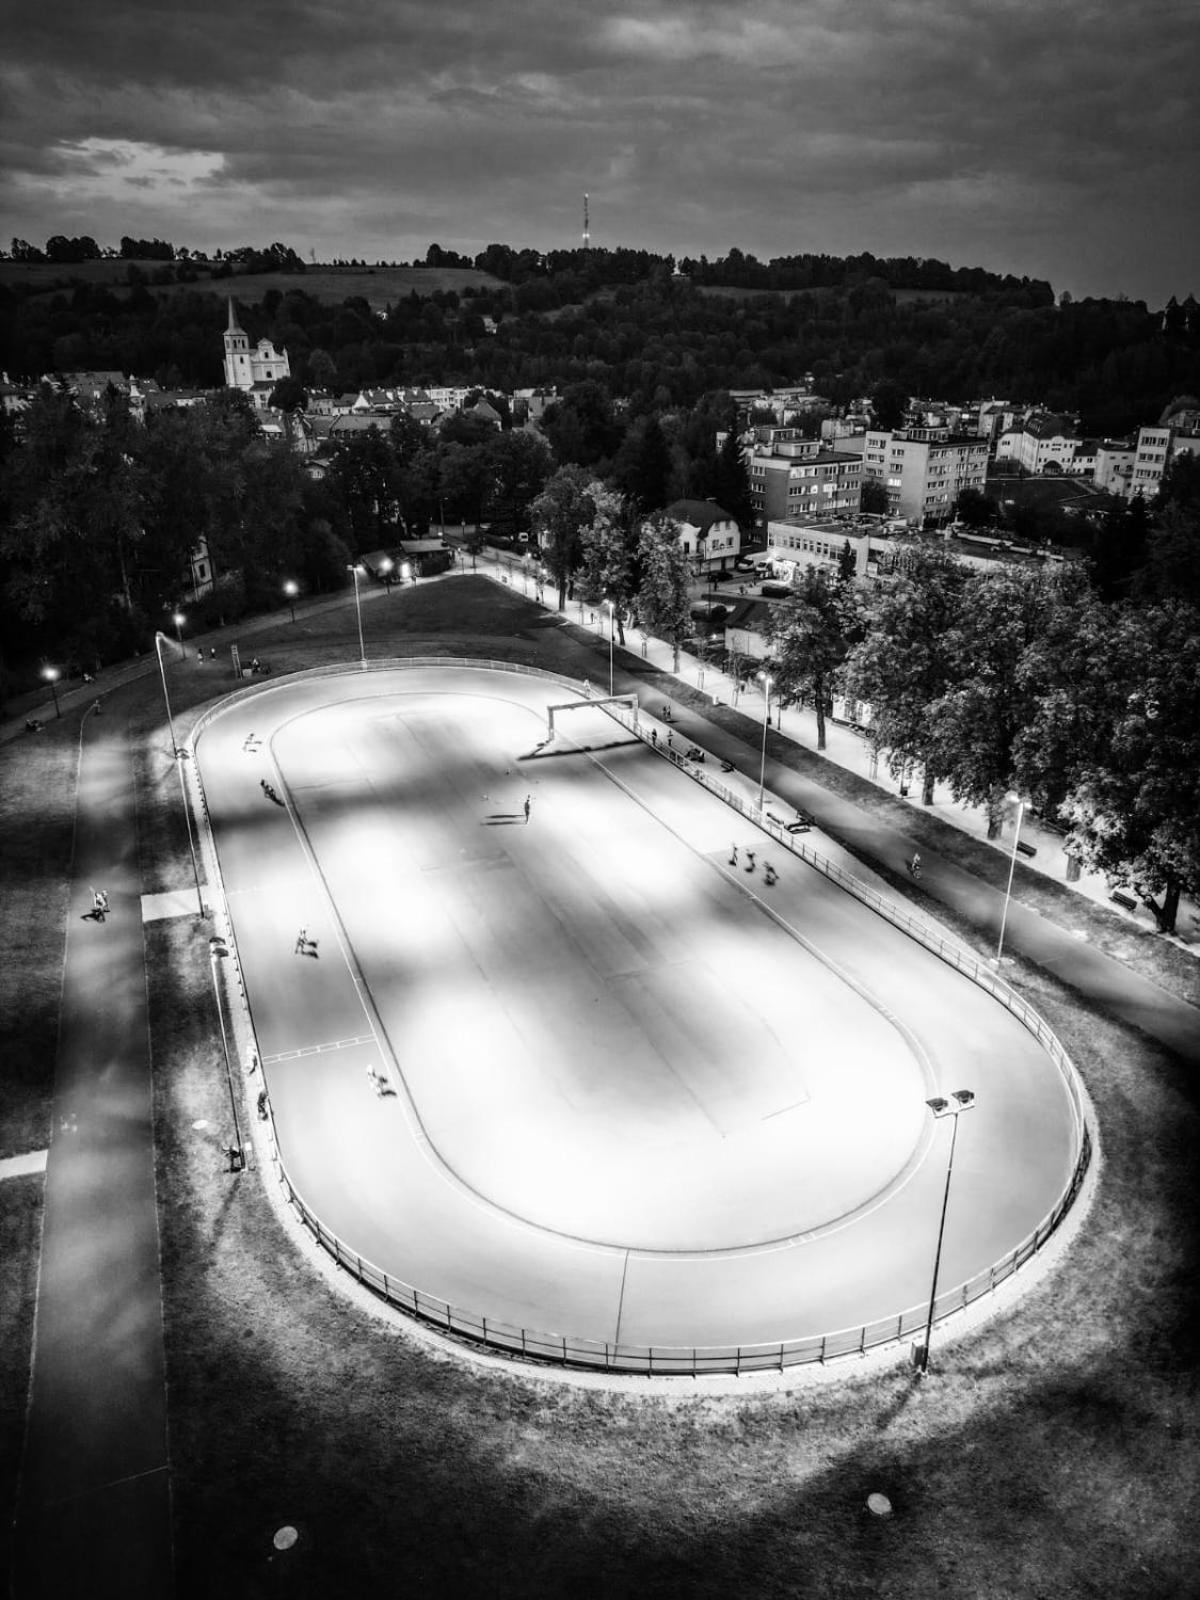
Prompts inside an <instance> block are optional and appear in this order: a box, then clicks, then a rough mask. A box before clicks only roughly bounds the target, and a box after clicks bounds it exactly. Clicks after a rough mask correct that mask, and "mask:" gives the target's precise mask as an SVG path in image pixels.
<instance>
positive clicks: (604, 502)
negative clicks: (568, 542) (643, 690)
mask: <svg viewBox="0 0 1200 1600" xmlns="http://www.w3.org/2000/svg"><path fill="white" fill-rule="evenodd" d="M586 492H587V496H588V498H590V500H591V502H592V508H593V509H592V518H591V521H590V522H588V523H586V524H585V525H584V526H583V527H582V528H581V529H580V533H579V547H580V566H579V576H578V580H577V583H576V588H577V589H578V592H579V595H580V597H581V598H582V599H584V600H587V601H589V602H590V603H591V604H593V605H599V604H601V603H602V602H603V601H608V600H610V601H612V604H613V615H614V617H615V619H616V624H617V630H618V633H619V635H620V639H621V644H622V646H624V644H625V609H626V607H627V606H628V605H629V602H630V600H631V599H632V597H633V592H634V585H633V569H634V563H633V550H632V548H631V528H630V517H629V514H628V509H627V507H626V505H625V503H624V501H623V500H622V499H621V497H620V495H619V494H616V493H615V492H614V491H613V490H612V489H606V488H605V487H604V485H603V484H602V483H597V482H592V483H589V484H588V486H587V491H586Z"/></svg>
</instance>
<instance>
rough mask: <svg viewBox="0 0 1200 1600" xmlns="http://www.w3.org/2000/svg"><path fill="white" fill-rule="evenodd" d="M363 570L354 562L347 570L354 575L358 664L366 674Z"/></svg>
mask: <svg viewBox="0 0 1200 1600" xmlns="http://www.w3.org/2000/svg"><path fill="white" fill-rule="evenodd" d="M362 570H363V569H362V568H361V567H360V566H359V564H358V563H357V562H354V563H353V564H352V565H350V566H348V567H347V568H346V571H347V572H350V573H353V575H354V611H355V615H356V616H357V617H358V662H359V666H361V667H362V669H363V671H364V672H365V671H366V670H367V647H366V645H365V644H364V643H363V631H362V600H361V599H360V597H359V593H358V580H359V576H360V574H361V573H362Z"/></svg>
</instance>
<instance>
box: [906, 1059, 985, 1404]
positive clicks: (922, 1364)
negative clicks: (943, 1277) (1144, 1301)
mask: <svg viewBox="0 0 1200 1600" xmlns="http://www.w3.org/2000/svg"><path fill="white" fill-rule="evenodd" d="M925 1104H926V1105H927V1106H928V1107H929V1109H930V1111H932V1112H933V1114H934V1117H935V1118H939V1119H940V1118H942V1117H953V1119H954V1127H953V1129H952V1130H951V1133H950V1154H949V1156H948V1157H947V1159H946V1187H945V1189H944V1190H943V1192H942V1215H941V1220H940V1221H939V1223H938V1236H937V1249H936V1250H935V1251H934V1255H933V1286H932V1288H931V1289H930V1291H929V1317H928V1319H927V1321H926V1323H925V1343H924V1344H923V1345H922V1347H921V1350H920V1353H919V1355H918V1357H917V1372H918V1373H919V1374H920V1375H921V1376H922V1377H924V1375H925V1373H926V1372H928V1371H929V1341H930V1339H931V1338H932V1336H933V1308H934V1306H935V1305H936V1304H937V1284H938V1269H939V1267H940V1266H941V1264H942V1237H943V1235H944V1234H945V1231H946V1206H947V1204H948V1203H949V1200H950V1174H951V1173H952V1172H953V1171H954V1145H955V1141H956V1140H957V1138H958V1119H959V1117H961V1116H962V1114H963V1112H964V1111H969V1110H970V1109H971V1107H972V1106H973V1105H974V1104H975V1095H974V1092H973V1091H972V1090H970V1089H955V1091H954V1093H953V1094H952V1095H951V1096H950V1099H949V1100H946V1099H944V1098H943V1097H942V1096H941V1095H938V1096H936V1097H935V1098H934V1099H933V1100H926V1102H925Z"/></svg>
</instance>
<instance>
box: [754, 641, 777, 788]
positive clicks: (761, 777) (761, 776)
mask: <svg viewBox="0 0 1200 1600" xmlns="http://www.w3.org/2000/svg"><path fill="white" fill-rule="evenodd" d="M758 681H759V682H760V683H761V684H762V686H763V735H762V763H761V765H760V766H759V769H758V809H759V810H760V811H761V810H762V809H763V806H764V803H765V796H766V784H767V728H768V726H769V725H770V721H771V684H772V683H773V682H774V681H775V680H774V679H773V678H771V677H769V676H768V674H767V673H765V672H760V673H759V675H758Z"/></svg>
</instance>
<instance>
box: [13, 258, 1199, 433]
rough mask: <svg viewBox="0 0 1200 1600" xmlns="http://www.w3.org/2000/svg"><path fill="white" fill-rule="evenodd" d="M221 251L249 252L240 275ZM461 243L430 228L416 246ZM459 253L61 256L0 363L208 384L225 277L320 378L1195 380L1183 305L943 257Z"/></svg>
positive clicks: (863, 384)
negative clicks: (472, 283) (107, 274)
mask: <svg viewBox="0 0 1200 1600" xmlns="http://www.w3.org/2000/svg"><path fill="white" fill-rule="evenodd" d="M16 243H19V241H14V244H16ZM124 243H125V241H124V240H123V241H122V244H123V245H124ZM234 255H237V256H239V257H242V258H244V259H242V260H241V261H240V262H239V263H238V271H237V274H236V275H233V266H232V265H231V261H232V258H233V256H234ZM462 259H463V258H460V257H457V256H455V255H454V253H453V252H448V251H444V250H441V249H440V247H438V246H436V245H433V246H431V247H430V249H429V251H428V253H427V256H426V262H427V263H429V264H434V265H437V264H450V265H455V264H460V263H461V262H462ZM271 262H275V263H276V264H279V263H282V262H286V263H287V264H288V268H289V270H291V271H293V272H294V274H295V280H294V287H293V286H291V285H290V284H289V286H288V287H287V288H286V289H280V288H279V287H274V286H272V287H271V288H269V289H267V291H266V292H265V293H262V294H259V295H256V291H255V286H254V278H253V273H254V272H255V271H259V270H263V269H264V265H270V263H271ZM469 264H471V265H474V266H476V267H477V268H479V269H480V270H483V271H486V272H488V273H490V274H491V275H492V276H493V277H494V278H495V279H497V280H498V281H497V283H496V284H495V285H494V286H490V287H488V286H481V287H479V288H477V289H467V290H465V291H464V292H463V293H461V294H460V293H458V292H456V291H454V290H436V291H435V292H433V293H432V294H429V295H425V296H420V295H418V294H416V293H413V294H411V295H408V296H406V297H404V298H401V299H399V300H398V301H397V302H396V303H394V304H391V305H389V306H387V308H386V309H385V310H384V311H382V312H378V311H373V310H372V309H371V307H370V306H369V305H368V303H367V301H366V299H365V298H364V297H362V296H353V295H352V296H350V297H349V298H347V299H345V300H344V301H343V302H342V303H341V304H340V305H334V304H329V303H327V302H323V301H322V300H319V299H317V298H315V297H314V296H313V295H311V294H309V293H308V292H306V289H305V286H304V273H303V264H302V263H300V262H299V261H298V259H297V258H296V257H295V254H294V252H292V251H290V250H289V249H288V247H287V246H283V245H273V246H271V247H270V248H269V250H267V251H255V250H251V249H250V248H249V247H247V248H246V250H244V251H239V252H231V253H229V255H227V256H226V258H225V259H223V260H222V261H221V262H209V261H207V260H205V261H204V262H203V263H200V264H198V263H197V260H196V258H194V257H193V258H190V259H187V260H176V261H174V262H172V263H167V262H165V261H162V262H147V263H146V264H145V266H139V265H138V264H137V263H136V262H133V261H130V262H129V263H128V266H127V268H126V273H127V281H125V282H123V283H114V284H98V283H85V282H82V281H78V282H75V283H73V284H72V283H71V282H70V281H69V271H70V269H69V266H68V267H64V269H63V270H64V274H66V275H67V276H66V278H65V280H64V284H63V287H62V288H61V289H58V290H55V291H53V292H46V291H45V290H44V289H40V288H39V289H38V290H37V291H36V292H35V291H34V290H33V289H32V287H31V286H28V285H16V284H13V283H7V284H3V285H0V366H2V367H3V369H4V370H5V371H7V372H8V373H9V375H10V376H11V377H13V378H20V377H25V378H36V377H39V376H42V375H44V374H48V373H54V372H71V371H84V370H104V371H120V372H123V373H125V374H127V375H136V376H139V377H153V378H155V379H156V380H157V381H158V382H159V383H160V384H163V385H164V386H166V387H171V388H175V387H188V386H197V387H215V386H217V385H219V384H220V383H221V382H222V366H221V360H222V344H221V335H222V333H223V331H224V326H225V316H226V313H225V305H224V299H223V296H224V294H225V293H227V292H230V291H234V290H236V292H237V295H238V308H239V319H240V321H241V323H242V326H243V327H244V328H245V330H246V332H247V333H248V334H249V335H250V338H251V340H252V341H253V340H257V339H260V338H269V339H271V340H272V341H273V342H274V343H275V344H276V346H283V347H284V348H286V349H287V351H288V353H289V356H290V358H291V364H292V371H293V373H294V375H295V376H296V377H297V379H298V380H299V381H300V383H301V384H306V385H309V386H320V387H322V388H327V389H333V390H335V391H353V390H357V389H360V388H364V387H370V386H375V385H396V384H406V385H424V384H431V383H462V384H478V385H480V386H481V387H484V388H486V389H489V390H494V391H497V392H511V391H512V390H513V389H516V388H519V387H549V386H552V385H557V386H558V387H559V388H560V389H561V388H563V387H564V386H566V385H570V384H578V383H581V382H585V381H587V382H591V383H594V384H597V385H600V386H602V387H603V388H604V389H605V391H606V392H607V393H608V395H609V396H610V397H611V398H613V399H619V400H621V401H622V402H624V403H627V405H628V409H629V411H630V412H631V413H632V414H634V415H637V414H639V413H642V412H649V411H664V410H668V409H672V408H678V407H687V406H691V405H694V404H695V403H696V402H697V401H698V400H699V399H700V397H701V396H702V395H704V394H706V393H710V392H713V391H717V390H730V389H753V388H778V387H782V386H785V385H788V384H791V383H794V382H795V381H797V380H798V379H800V378H801V377H803V376H804V375H805V374H810V375H811V379H812V383H813V386H814V388H815V390H816V392H817V393H819V394H821V395H823V396H825V397H827V398H828V400H829V401H830V403H831V404H832V405H833V406H835V407H837V406H840V405H843V404H845V403H846V402H847V401H849V400H850V399H851V398H853V397H855V396H859V395H864V394H868V393H870V392H871V391H872V390H873V389H874V388H875V387H876V386H877V385H878V384H879V383H881V382H883V381H889V382H892V383H895V384H896V385H898V386H900V387H901V388H902V389H903V390H904V391H905V392H907V393H909V394H914V395H921V396H928V397H936V398H939V399H947V400H968V399H971V398H976V397H979V396H983V395H996V396H1002V397H1006V398H1010V399H1013V400H1014V401H1025V402H1030V403H1032V402H1037V403H1040V404H1043V405H1045V406H1047V407H1048V408H1050V409H1051V410H1055V411H1064V412H1068V413H1072V414H1078V415H1079V416H1080V418H1081V423H1082V426H1083V429H1084V431H1085V432H1086V433H1089V434H1093V435H1097V436H1110V437H1111V436H1120V435H1123V434H1126V433H1128V432H1129V431H1130V430H1131V429H1133V428H1135V427H1137V426H1138V425H1140V424H1143V423H1146V422H1150V421H1154V420H1155V419H1157V417H1158V416H1159V414H1160V413H1161V411H1162V409H1163V407H1164V406H1165V405H1166V404H1167V402H1168V401H1169V400H1170V399H1171V398H1172V397H1173V396H1174V395H1178V394H1181V393H1189V392H1191V393H1194V392H1196V391H1197V390H1200V328H1198V327H1197V324H1196V320H1195V318H1193V317H1181V316H1178V315H1176V316H1174V317H1173V318H1172V317H1164V315H1163V314H1162V313H1160V312H1156V311H1151V310H1149V309H1147V307H1146V306H1145V305H1143V304H1142V303H1140V302H1129V301H1120V300H1118V301H1109V300H1084V301H1081V302H1079V303H1070V302H1069V301H1067V299H1066V297H1063V302H1061V303H1057V304H1056V303H1055V300H1054V296H1053V292H1052V291H1051V289H1050V286H1049V285H1048V284H1045V283H1042V282H1039V281H1037V280H1030V279H1016V278H1012V277H1000V276H998V275H995V274H990V273H986V272H984V271H982V269H973V268H972V269H960V268H951V267H949V266H947V265H946V264H945V263H942V262H933V261H924V260H917V259H906V260H899V261H897V260H882V259H876V258H875V257H873V256H857V257H851V258H847V259H844V260H843V259H839V258H833V257H825V256H816V255H805V256H793V257H787V258H781V259H779V260H773V261H771V262H768V263H761V262H757V261H755V260H754V258H753V257H750V256H743V255H742V254H741V252H740V251H736V250H735V251H731V252H730V253H729V254H728V255H727V256H725V257H722V258H720V259H719V260H716V261H712V262H709V261H706V260H705V259H703V258H701V260H699V261H686V262H681V263H680V264H679V265H678V267H676V264H675V263H674V261H673V260H672V259H671V258H670V257H658V256H653V255H650V254H649V253H647V252H645V251H636V250H615V251H602V250H588V251H584V250H574V251H558V252H553V253H551V254H549V255H544V254H539V253H538V252H535V251H530V250H523V251H518V250H514V249H512V248H511V247H510V246H507V245H491V246H489V247H488V249H487V250H485V251H482V252H480V254H479V255H478V256H477V257H476V258H475V260H474V262H473V263H469ZM351 281H353V280H351ZM902 291H903V292H902Z"/></svg>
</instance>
